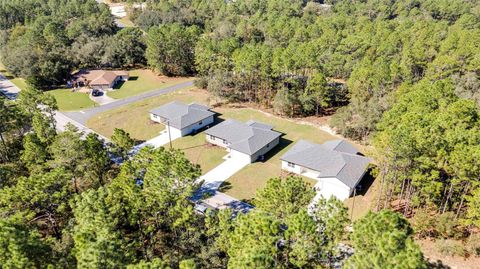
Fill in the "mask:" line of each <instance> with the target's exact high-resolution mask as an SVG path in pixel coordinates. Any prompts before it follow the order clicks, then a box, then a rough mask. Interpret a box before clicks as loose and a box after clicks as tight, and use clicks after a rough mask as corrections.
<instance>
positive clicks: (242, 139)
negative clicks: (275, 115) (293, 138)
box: [205, 119, 281, 155]
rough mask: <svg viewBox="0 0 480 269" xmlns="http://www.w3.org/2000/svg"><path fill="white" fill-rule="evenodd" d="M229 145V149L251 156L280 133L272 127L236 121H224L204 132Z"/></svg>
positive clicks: (253, 122)
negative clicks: (223, 140)
mask: <svg viewBox="0 0 480 269" xmlns="http://www.w3.org/2000/svg"><path fill="white" fill-rule="evenodd" d="M205 133H206V134H207V135H212V136H215V137H218V138H220V139H225V140H226V141H227V142H228V143H229V146H228V147H229V148H231V149H234V150H236V151H240V152H243V153H246V154H249V155H252V154H254V153H256V152H257V151H259V150H260V149H262V148H263V147H265V146H266V145H267V144H268V143H270V142H272V141H273V140H275V139H276V138H278V137H279V136H280V135H281V133H279V132H276V131H273V130H272V126H270V125H267V124H264V123H260V122H255V121H248V122H247V123H243V122H239V121H236V120H232V119H229V120H226V121H224V122H222V123H220V124H218V125H216V126H214V127H212V128H210V129H208V130H206V131H205Z"/></svg>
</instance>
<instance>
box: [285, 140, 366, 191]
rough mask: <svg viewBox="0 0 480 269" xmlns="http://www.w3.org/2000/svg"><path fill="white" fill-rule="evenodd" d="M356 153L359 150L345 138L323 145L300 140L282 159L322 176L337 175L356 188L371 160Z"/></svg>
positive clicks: (349, 185) (336, 176)
mask: <svg viewBox="0 0 480 269" xmlns="http://www.w3.org/2000/svg"><path fill="white" fill-rule="evenodd" d="M353 152H354V153H353ZM356 153H358V151H357V150H356V149H355V148H354V147H353V146H352V145H350V144H349V143H348V142H346V141H343V140H333V141H329V142H326V143H324V144H321V145H320V144H315V143H311V142H309V141H306V140H299V141H298V142H297V143H296V144H295V145H293V147H292V148H291V149H290V150H289V151H287V152H286V153H285V154H284V155H283V156H282V157H281V158H280V159H281V160H283V161H286V162H291V163H294V164H298V165H300V166H303V167H306V168H309V169H312V170H315V171H318V172H319V173H320V177H321V178H325V177H335V178H337V179H338V180H340V181H341V182H343V183H344V184H345V185H347V186H348V187H350V188H354V187H355V186H356V185H357V184H358V182H359V181H360V180H361V179H362V176H363V174H364V173H365V170H366V168H367V166H368V164H369V163H370V162H371V160H370V159H369V158H366V157H363V156H360V155H356Z"/></svg>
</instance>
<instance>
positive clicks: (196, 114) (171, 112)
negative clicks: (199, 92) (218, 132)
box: [150, 101, 215, 129]
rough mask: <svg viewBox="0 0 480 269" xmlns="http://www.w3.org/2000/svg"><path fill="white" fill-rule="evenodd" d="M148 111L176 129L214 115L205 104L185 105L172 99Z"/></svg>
mask: <svg viewBox="0 0 480 269" xmlns="http://www.w3.org/2000/svg"><path fill="white" fill-rule="evenodd" d="M150 113H152V114H154V115H157V116H160V117H161V118H163V119H165V120H167V121H169V124H170V126H172V127H175V128H177V129H183V128H185V127H188V126H190V125H192V124H195V123H197V122H199V121H201V120H204V119H206V118H208V117H210V116H212V115H215V113H214V112H212V111H210V108H209V107H207V106H204V105H200V104H196V103H191V104H188V105H187V104H185V103H182V102H178V101H173V102H171V103H168V104H165V105H163V106H161V107H158V108H155V109H152V110H150Z"/></svg>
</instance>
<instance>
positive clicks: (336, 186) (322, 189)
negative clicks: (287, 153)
mask: <svg viewBox="0 0 480 269" xmlns="http://www.w3.org/2000/svg"><path fill="white" fill-rule="evenodd" d="M282 169H283V170H285V171H288V172H291V173H295V174H298V175H302V176H306V177H308V178H312V179H315V180H317V184H315V188H316V191H317V196H319V197H320V196H322V197H323V198H326V199H328V198H330V197H331V196H332V195H333V196H335V197H337V198H338V199H339V200H341V201H343V200H345V199H347V198H348V197H350V194H351V192H352V189H351V188H350V187H348V186H347V185H345V184H344V183H343V182H341V181H340V180H338V179H337V178H334V177H332V178H319V175H320V173H319V172H318V171H315V170H312V169H308V168H306V167H303V166H300V165H298V164H294V167H290V166H288V162H286V161H282ZM319 197H316V200H318V199H319ZM316 200H315V201H316Z"/></svg>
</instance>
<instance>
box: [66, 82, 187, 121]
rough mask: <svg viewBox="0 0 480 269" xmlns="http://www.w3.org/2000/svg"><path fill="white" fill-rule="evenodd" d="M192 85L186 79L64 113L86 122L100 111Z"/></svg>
mask: <svg viewBox="0 0 480 269" xmlns="http://www.w3.org/2000/svg"><path fill="white" fill-rule="evenodd" d="M192 85H193V81H186V82H183V83H179V84H176V85H173V86H170V87H166V88H163V89H158V90H153V91H149V92H146V93H143V94H139V95H135V96H132V97H128V98H125V99H120V100H118V101H115V102H112V103H109V104H106V105H103V106H98V107H94V108H90V109H86V110H82V111H76V112H65V113H64V114H65V115H66V116H67V117H69V118H71V119H73V120H75V121H77V122H79V123H81V124H85V123H86V122H87V120H88V119H89V118H91V117H93V116H94V115H96V114H98V113H101V112H105V111H108V110H111V109H114V108H117V107H121V106H124V105H128V104H131V103H135V102H138V101H141V100H144V99H148V98H151V97H155V96H158V95H162V94H167V93H170V92H173V91H176V90H179V89H182V88H185V87H189V86H192Z"/></svg>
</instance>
